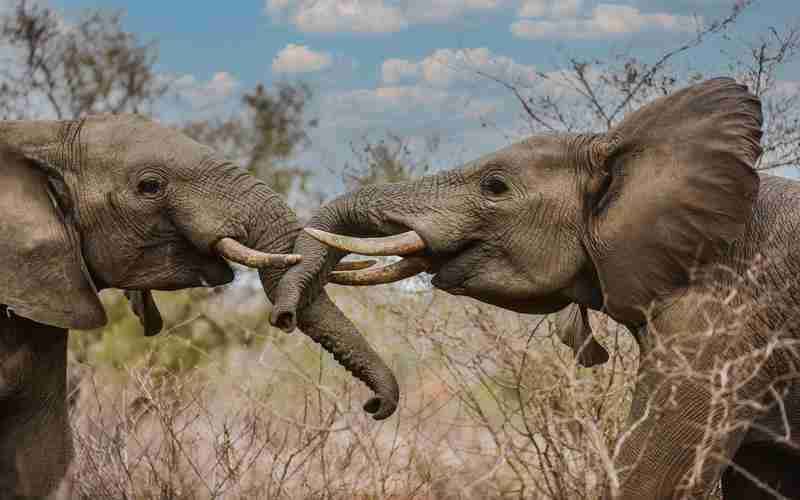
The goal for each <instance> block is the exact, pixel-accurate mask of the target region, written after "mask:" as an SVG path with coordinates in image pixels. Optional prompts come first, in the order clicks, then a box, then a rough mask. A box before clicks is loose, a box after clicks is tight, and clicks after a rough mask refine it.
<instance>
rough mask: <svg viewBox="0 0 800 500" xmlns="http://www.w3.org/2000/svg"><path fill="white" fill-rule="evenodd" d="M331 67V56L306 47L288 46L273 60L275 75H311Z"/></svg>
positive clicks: (291, 44)
mask: <svg viewBox="0 0 800 500" xmlns="http://www.w3.org/2000/svg"><path fill="white" fill-rule="evenodd" d="M330 65H331V56H330V55H329V54H326V53H325V52H315V51H313V50H311V49H310V48H308V46H306V45H295V44H293V43H290V44H288V45H287V46H286V47H284V48H283V50H281V51H280V52H278V54H277V55H276V56H275V58H274V59H273V60H272V71H274V72H275V73H311V72H314V71H320V70H322V69H325V68H327V67H328V66H330Z"/></svg>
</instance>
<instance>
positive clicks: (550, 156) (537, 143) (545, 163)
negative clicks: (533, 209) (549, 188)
mask: <svg viewBox="0 0 800 500" xmlns="http://www.w3.org/2000/svg"><path fill="white" fill-rule="evenodd" d="M565 148H566V146H565V138H564V137H563V136H561V135H557V134H553V135H541V136H533V137H529V138H527V139H525V140H523V141H519V142H516V143H514V144H511V145H510V146H506V147H505V148H503V149H501V150H499V151H496V152H494V153H490V154H488V155H485V156H483V157H481V158H479V159H478V160H476V161H474V162H472V163H470V164H468V165H467V168H468V169H469V170H480V169H482V168H485V167H490V166H502V167H509V168H519V169H530V168H534V167H541V168H547V167H551V166H552V167H556V166H561V165H564V164H565V163H566V161H565V160H566V158H567V154H566V153H567V152H566V149H565ZM534 170H535V168H534Z"/></svg>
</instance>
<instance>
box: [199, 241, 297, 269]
mask: <svg viewBox="0 0 800 500" xmlns="http://www.w3.org/2000/svg"><path fill="white" fill-rule="evenodd" d="M214 251H216V252H217V253H218V254H219V255H221V256H223V257H225V258H226V259H228V260H229V261H231V262H236V263H237V264H241V265H243V266H247V267H254V268H262V267H287V266H291V265H294V264H297V263H298V262H300V261H301V260H302V259H303V256H302V255H298V254H278V253H264V252H259V251H258V250H253V249H252V248H249V247H247V246H245V245H242V244H241V243H239V242H238V241H236V240H234V239H233V238H222V239H221V240H219V241H218V242H217V244H216V245H214Z"/></svg>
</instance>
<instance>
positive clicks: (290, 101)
mask: <svg viewBox="0 0 800 500" xmlns="http://www.w3.org/2000/svg"><path fill="white" fill-rule="evenodd" d="M753 8H757V5H753V4H751V3H749V2H739V3H736V4H735V6H734V7H733V8H732V10H731V11H730V13H729V15H728V16H727V17H725V18H723V19H718V20H714V21H712V22H708V23H707V24H706V25H705V26H704V27H702V28H701V29H700V30H699V31H698V32H696V33H694V34H693V35H692V36H690V37H689V38H688V39H687V40H686V41H685V43H684V44H682V45H678V46H675V47H672V48H669V49H667V50H665V51H664V52H662V53H661V54H660V55H659V56H658V57H657V58H648V59H643V58H642V57H641V56H640V55H638V54H637V53H636V52H635V50H629V51H626V52H624V53H619V54H611V55H609V57H608V58H607V59H605V60H579V59H575V58H569V59H567V60H564V61H563V65H562V67H561V68H560V69H557V70H553V71H549V72H542V73H540V74H538V75H537V79H536V81H535V83H534V84H530V83H529V82H527V83H524V84H523V83H521V82H515V81H506V80H501V79H499V78H496V76H495V75H490V74H482V73H480V72H473V75H474V77H475V78H476V79H482V80H485V84H486V85H501V86H502V87H504V88H505V89H506V90H507V91H508V93H509V96H510V98H511V99H514V101H513V102H516V103H517V104H518V106H519V111H520V121H521V122H522V123H524V124H525V126H526V127H527V128H528V129H530V131H531V132H533V131H543V130H549V131H561V130H569V131H574V130H589V129H594V130H597V129H605V128H608V127H611V126H613V125H614V124H615V123H617V122H618V121H619V120H620V119H621V118H622V116H624V114H625V113H626V112H627V111H629V110H631V109H633V108H635V107H638V106H639V105H641V104H642V103H644V102H646V101H648V100H650V99H652V98H654V97H656V96H658V95H663V94H666V93H669V92H670V91H671V90H673V89H676V88H679V87H681V86H683V85H685V84H687V83H690V82H694V81H699V80H702V79H704V78H705V77H707V76H712V75H717V74H720V73H721V72H724V73H726V74H730V75H733V76H735V77H736V78H737V79H739V80H740V81H742V82H745V83H747V84H748V86H749V87H750V89H751V91H753V92H754V93H756V94H758V95H759V96H760V97H761V98H762V100H763V103H764V111H765V118H766V126H765V132H766V133H765V137H764V145H765V154H764V155H763V157H762V160H761V163H760V167H761V168H762V169H772V170H776V171H778V172H780V173H794V170H792V169H793V168H794V167H796V166H798V165H800V121H799V120H800V102H798V101H800V92H799V91H800V86H798V83H797V82H794V83H791V82H786V81H784V80H783V79H782V78H781V75H782V73H781V72H782V70H783V69H784V68H785V66H786V65H787V64H792V63H794V64H796V63H797V57H798V55H800V20H791V19H789V20H787V22H786V24H783V25H776V26H769V27H764V30H763V31H762V32H761V33H759V34H757V35H756V36H749V35H747V36H746V35H743V34H741V33H739V32H738V31H737V20H738V19H739V18H740V16H746V15H748V12H749V10H750V9H753ZM122 20H123V17H122V13H118V12H108V11H105V10H95V11H88V12H85V13H83V14H82V15H81V16H79V17H78V18H77V20H76V21H75V22H74V23H73V24H71V25H66V24H65V23H64V22H63V21H62V19H61V17H60V16H59V15H58V14H57V13H56V12H55V11H53V10H51V9H50V8H48V7H47V5H46V4H45V3H42V2H36V3H34V2H26V1H24V0H23V1H20V2H19V3H18V5H17V6H16V8H15V9H13V10H11V11H10V12H8V13H7V14H6V16H5V18H4V19H3V20H2V22H1V23H0V40H2V44H3V45H4V46H5V47H7V48H8V51H7V54H9V56H8V57H9V58H10V59H12V60H13V64H8V65H4V68H5V69H4V70H2V72H0V115H2V116H3V117H4V118H6V119H9V118H22V117H25V118H71V117H78V116H81V115H83V114H86V113H95V112H122V111H125V112H141V113H149V114H152V115H154V116H156V117H157V116H158V107H157V104H158V102H159V100H160V99H163V98H164V97H165V96H168V95H169V93H170V92H171V91H172V84H173V81H172V80H171V79H170V78H169V77H167V76H164V75H162V74H160V73H158V72H157V71H156V70H155V64H156V62H157V55H158V54H157V48H158V46H157V42H156V41H144V40H139V39H137V38H136V37H135V36H134V35H132V34H131V33H128V32H126V31H125V29H124V25H123V22H122ZM709 46H710V47H714V48H717V49H718V50H719V51H720V60H721V61H722V63H721V65H720V67H718V68H695V67H690V66H689V65H687V64H686V61H687V60H690V59H691V58H690V57H687V55H688V56H690V55H691V53H692V51H693V50H697V49H699V48H708V47H709ZM461 70H463V71H467V72H469V71H471V70H470V68H468V67H466V68H461ZM476 88H477V87H476ZM311 99H313V95H312V91H311V90H310V88H309V87H307V86H305V85H303V84H302V83H285V84H281V85H278V86H277V87H267V86H264V85H258V86H256V87H255V88H253V89H251V90H248V91H246V92H245V93H244V96H243V99H242V101H241V103H240V107H239V109H237V110H236V111H235V112H234V113H232V114H231V115H230V116H222V117H218V118H215V119H213V120H204V121H187V122H183V123H176V124H175V126H177V127H181V128H182V129H183V130H184V131H185V132H186V133H188V134H189V135H191V136H192V137H194V138H196V139H197V140H199V141H201V142H204V143H207V144H209V145H212V146H214V147H215V148H217V149H219V150H221V151H224V152H225V154H226V155H228V156H230V157H231V158H233V159H235V160H236V161H237V162H239V163H240V164H242V165H244V166H246V167H247V168H248V169H249V170H250V171H252V172H254V173H255V174H256V175H258V176H260V177H261V178H263V179H265V180H266V181H268V182H269V183H270V185H271V186H273V188H274V189H276V190H277V191H279V192H280V193H282V194H284V195H288V194H290V192H292V191H293V190H294V191H301V192H305V193H310V194H311V196H304V197H298V198H297V200H301V201H300V202H298V201H297V200H294V202H295V203H305V204H306V206H297V207H296V208H298V210H299V211H300V213H310V212H311V211H312V210H313V208H314V203H317V202H320V201H322V200H324V199H325V198H328V197H330V196H332V195H335V194H337V193H327V192H324V190H322V189H320V188H319V187H318V186H315V185H314V177H313V168H312V167H313V166H310V165H298V164H297V163H296V161H295V157H296V153H297V151H298V150H300V149H301V148H303V147H307V146H308V144H309V136H308V130H309V128H310V127H314V126H315V125H316V123H315V121H314V120H313V119H309V118H308V117H307V116H306V113H305V112H304V111H305V109H306V105H307V103H308V102H309V101H310V100H311ZM33 110H35V111H33ZM587 117H590V119H587ZM430 147H431V149H435V147H436V141H435V140H431V141H430ZM353 150H354V155H353V158H354V160H352V161H351V162H350V163H349V164H347V165H341V175H342V176H344V178H345V181H346V184H347V185H348V186H352V187H355V186H359V185H364V184H368V183H374V182H386V181H392V180H403V179H406V178H408V177H410V176H415V175H420V174H422V173H424V172H426V171H427V170H429V164H428V162H427V161H426V158H424V157H419V156H418V155H415V153H414V152H412V151H410V150H409V149H408V148H406V144H405V139H404V138H403V137H400V136H397V135H394V134H393V133H392V131H386V136H385V138H383V139H382V140H378V141H370V140H363V141H362V140H359V139H355V142H354V145H353ZM309 200H316V202H314V201H309ZM239 271H240V274H239V276H238V277H237V280H236V282H235V284H234V285H232V286H228V287H222V288H218V289H196V290H187V291H182V292H157V293H156V300H157V301H158V304H159V307H160V309H161V311H162V314H163V316H164V318H165V321H166V324H165V328H164V331H163V332H162V333H161V334H160V335H158V336H156V337H152V338H146V337H144V336H143V335H142V331H141V327H140V325H139V322H138V320H137V318H136V317H135V316H134V315H133V314H132V312H131V311H130V310H129V306H128V303H127V301H126V300H125V299H124V297H123V295H122V293H121V292H118V291H105V292H103V294H102V296H103V301H104V303H105V306H106V309H107V311H108V313H109V324H108V326H107V327H105V328H103V329H102V330H97V331H76V332H73V333H72V334H71V336H70V384H71V386H70V387H71V392H70V407H71V412H72V418H71V421H72V426H73V428H74V431H75V440H76V443H75V444H76V457H77V458H76V461H75V463H74V465H73V468H72V472H71V473H72V477H73V482H74V484H73V486H72V494H73V496H74V497H75V498H115V499H119V498H127V499H134V498H135V499H190V498H192V499H193V498H225V499H236V498H275V499H278V498H281V499H283V498H286V499H295V498H296V499H306V498H342V499H345V498H348V499H349V498H364V499H373V498H374V499H377V498H395V499H410V498H416V499H446V498H453V499H456V498H475V499H491V498H553V499H580V498H586V499H591V498H597V496H598V495H599V492H601V491H602V489H603V487H604V486H605V485H606V484H607V483H608V482H609V481H614V478H615V474H616V473H615V471H613V470H612V469H613V467H612V465H611V464H612V462H613V460H612V458H613V456H614V453H615V449H616V448H615V447H616V443H617V440H618V438H619V436H620V432H621V431H622V430H623V429H624V428H625V418H626V416H627V411H628V407H629V405H630V400H631V389H632V387H633V379H634V376H635V373H636V369H637V357H638V356H637V346H636V343H635V341H634V340H633V339H632V337H631V336H630V335H629V334H628V332H627V331H626V330H624V329H623V328H620V327H619V326H618V325H616V324H614V323H613V322H612V321H611V320H609V319H608V318H605V317H603V316H601V315H595V316H592V318H591V321H592V324H593V326H594V332H595V335H596V337H597V338H598V340H599V341H600V342H601V343H602V344H603V345H604V346H605V347H606V348H607V349H608V350H609V352H610V353H611V358H610V360H609V362H608V363H606V364H605V365H602V366H599V367H596V368H592V369H586V368H582V367H580V366H578V365H577V364H576V362H575V359H574V356H573V354H572V352H571V351H570V350H569V349H568V348H566V347H565V346H562V345H561V343H560V342H559V341H558V338H557V336H556V335H555V332H554V329H553V325H552V322H551V320H550V319H549V318H546V317H535V316H526V315H520V314H516V313H511V312H508V311H503V310H500V309H497V308H494V307H491V306H486V305H483V304H480V303H478V302H475V301H472V300H469V299H461V298H455V297H451V296H448V295H446V294H444V293H441V292H436V291H433V290H431V289H430V287H429V286H428V285H427V284H426V283H425V281H424V278H422V279H420V278H415V280H416V281H414V282H413V283H412V284H411V285H409V284H408V283H401V284H397V285H385V286H380V287H373V288H369V289H347V288H342V287H335V286H331V287H329V288H330V289H331V290H330V292H331V294H332V296H333V297H334V299H335V300H336V302H337V304H339V305H340V307H342V309H343V310H344V311H345V313H346V314H347V315H348V316H349V317H350V318H352V319H353V320H354V322H355V323H356V325H357V326H358V327H359V328H360V330H361V331H362V332H363V333H364V335H366V336H367V337H368V338H369V341H370V343H371V344H372V345H373V346H375V347H376V349H377V350H378V352H379V353H380V354H381V355H382V357H383V358H384V359H385V360H387V362H388V363H389V365H390V366H391V367H392V368H393V369H394V371H395V373H396V374H397V377H398V381H399V383H400V386H401V389H402V391H403V395H402V399H401V404H400V408H399V410H398V413H397V414H396V416H395V417H393V418H391V419H388V420H386V421H384V422H380V423H378V422H375V421H373V420H372V419H370V418H369V416H368V415H366V414H365V413H364V412H363V411H362V410H361V408H360V404H361V402H363V401H364V400H366V399H367V396H368V394H367V392H368V390H367V389H366V388H365V387H363V386H361V385H360V384H359V383H358V382H355V381H354V380H353V379H352V378H351V377H350V376H349V374H347V373H346V372H345V371H344V370H342V369H341V368H340V367H339V366H338V365H337V364H336V363H335V362H334V361H333V360H332V359H331V358H330V357H329V356H328V355H327V354H325V353H324V352H323V351H321V350H320V348H319V347H318V346H317V345H315V344H312V343H311V342H310V341H309V340H308V339H307V338H306V337H305V336H303V335H297V334H295V335H292V334H288V335H287V334H284V333H283V332H281V331H279V330H277V329H274V328H272V327H270V326H269V322H268V316H269V310H270V305H269V304H268V302H267V301H266V300H265V297H264V294H263V291H261V289H260V286H259V284H258V282H257V280H256V279H255V278H254V275H253V274H252V273H251V272H250V271H246V270H244V269H240V270H239Z"/></svg>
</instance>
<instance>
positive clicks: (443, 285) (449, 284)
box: [431, 269, 467, 295]
mask: <svg viewBox="0 0 800 500" xmlns="http://www.w3.org/2000/svg"><path fill="white" fill-rule="evenodd" d="M462 283H463V279H462V278H461V275H460V273H457V272H452V271H448V270H447V269H442V270H440V271H439V272H438V273H437V274H436V276H434V277H433V279H432V280H431V284H432V285H433V286H434V287H436V288H438V289H439V290H442V291H444V292H447V293H449V294H451V295H466V293H467V291H466V289H465V288H464V287H463V286H462Z"/></svg>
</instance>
